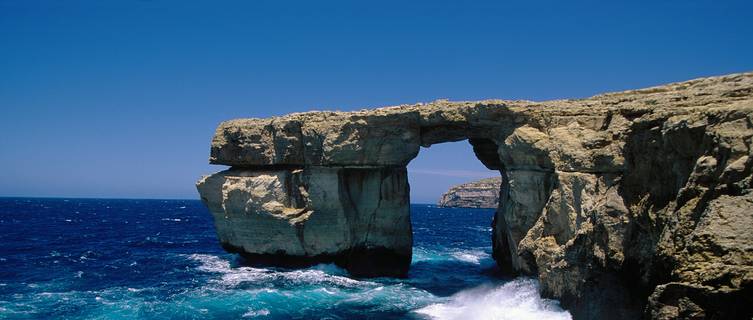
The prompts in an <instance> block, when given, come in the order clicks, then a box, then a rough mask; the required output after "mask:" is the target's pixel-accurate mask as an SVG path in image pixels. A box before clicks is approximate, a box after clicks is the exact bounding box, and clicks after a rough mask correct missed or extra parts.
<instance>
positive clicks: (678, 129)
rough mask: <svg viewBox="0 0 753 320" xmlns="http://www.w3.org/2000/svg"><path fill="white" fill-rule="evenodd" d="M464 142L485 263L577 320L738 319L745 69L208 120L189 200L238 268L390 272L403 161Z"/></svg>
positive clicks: (406, 235)
mask: <svg viewBox="0 0 753 320" xmlns="http://www.w3.org/2000/svg"><path fill="white" fill-rule="evenodd" d="M464 139H468V141H469V142H470V143H471V145H472V146H473V149H474V153H475V155H476V157H478V158H479V160H481V162H483V163H484V165H486V166H487V167H488V168H489V169H492V170H499V172H500V174H501V176H502V184H501V187H500V204H499V206H498V209H497V213H496V215H495V218H494V221H493V239H492V245H493V249H494V252H493V254H494V258H495V259H496V261H497V263H498V264H499V266H500V267H501V269H502V270H504V271H505V272H508V273H510V274H528V275H534V276H538V277H539V279H540V283H541V290H542V293H543V295H544V296H546V297H551V298H555V299H559V300H560V301H561V303H562V305H563V306H564V307H566V308H567V309H568V310H570V311H571V313H572V314H573V316H574V317H575V318H576V319H635V318H639V317H641V316H643V317H647V318H661V319H668V318H691V317H700V318H703V317H705V318H719V319H721V318H750V317H751V316H753V292H752V290H753V238H751V237H752V236H751V235H752V234H753V233H751V230H753V198H752V197H753V192H752V191H753V186H752V183H753V175H752V174H751V172H752V171H753V170H752V168H753V148H751V144H752V143H753V141H752V139H753V73H744V74H733V75H727V76H721V77H712V78H703V79H696V80H690V81H686V82H680V83H674V84H669V85H664V86H658V87H653V88H647V89H641V90H632V91H625V92H617V93H608V94H602V95H598V96H594V97H591V98H587V99H579V100H555V101H547V102H533V101H507V100H485V101H476V102H449V101H435V102H432V103H426V104H415V105H403V106H398V107H389V108H381V109H375V110H364V111H356V112H307V113H296V114H290V115H286V116H282V117H276V118H269V119H241V120H232V121H228V122H224V123H222V124H220V126H219V127H218V128H217V132H216V134H215V136H214V139H213V140H212V148H211V157H210V162H211V163H214V164H224V165H229V166H232V168H231V169H230V170H227V171H223V172H220V173H217V174H215V175H212V176H209V177H205V178H204V179H202V180H201V181H200V182H199V184H198V188H199V192H200V194H201V197H202V200H203V201H204V202H205V203H206V204H207V206H208V207H209V209H210V211H211V212H212V214H213V215H214V220H215V225H216V227H217V233H218V235H219V238H220V241H222V243H223V245H224V246H225V248H227V249H228V250H230V251H233V252H240V253H242V254H244V255H245V256H247V257H248V258H249V260H251V261H259V262H272V263H276V264H300V263H314V262H318V261H334V262H337V263H338V264H340V265H342V266H344V267H345V268H347V269H348V270H349V271H350V272H351V273H353V274H355V275H365V276H377V275H404V274H405V273H406V272H407V270H408V266H409V265H410V260H411V257H410V255H411V246H412V239H411V224H410V213H409V198H408V195H409V193H408V190H409V187H408V180H407V175H406V169H405V168H406V167H405V166H406V164H407V163H408V162H409V161H410V160H411V159H413V158H414V157H416V155H417V154H418V152H419V149H420V148H419V147H420V146H429V145H432V144H434V143H441V142H449V141H459V140H464Z"/></svg>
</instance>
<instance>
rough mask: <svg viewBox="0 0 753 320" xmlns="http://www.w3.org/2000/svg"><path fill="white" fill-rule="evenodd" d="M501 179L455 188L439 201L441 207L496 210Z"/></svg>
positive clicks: (480, 181)
mask: <svg viewBox="0 0 753 320" xmlns="http://www.w3.org/2000/svg"><path fill="white" fill-rule="evenodd" d="M501 185H502V179H501V178H486V179H481V180H478V181H473V182H468V183H464V184H461V185H457V186H454V187H452V188H450V190H447V192H445V194H443V195H442V198H440V199H439V203H438V205H439V206H440V207H457V208H496V207H497V205H498V204H499V187H500V186H501Z"/></svg>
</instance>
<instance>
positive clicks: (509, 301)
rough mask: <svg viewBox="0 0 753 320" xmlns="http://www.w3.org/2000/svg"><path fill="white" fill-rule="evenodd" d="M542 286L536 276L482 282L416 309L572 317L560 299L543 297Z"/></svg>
mask: <svg viewBox="0 0 753 320" xmlns="http://www.w3.org/2000/svg"><path fill="white" fill-rule="evenodd" d="M538 288H539V287H538V281H536V280H533V279H516V280H513V281H511V282H508V283H505V284H504V285H501V286H498V287H489V286H481V287H478V288H474V289H469V290H464V291H461V292H459V293H457V294H455V295H453V296H451V297H450V298H449V301H446V302H443V303H435V304H432V305H429V306H426V307H423V308H421V309H419V310H416V313H419V314H422V315H427V316H429V317H431V318H433V319H438V320H449V319H501V320H506V319H516V320H526V319H552V320H570V319H572V317H571V316H570V313H569V312H567V311H565V310H563V309H562V308H560V306H559V303H557V302H556V301H554V300H549V299H543V298H541V296H540V295H539V290H538Z"/></svg>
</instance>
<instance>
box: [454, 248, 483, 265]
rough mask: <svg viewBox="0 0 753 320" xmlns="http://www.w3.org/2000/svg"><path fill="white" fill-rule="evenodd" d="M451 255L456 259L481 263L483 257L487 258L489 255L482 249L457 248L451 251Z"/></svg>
mask: <svg viewBox="0 0 753 320" xmlns="http://www.w3.org/2000/svg"><path fill="white" fill-rule="evenodd" d="M451 255H452V257H453V258H455V259H456V260H460V261H463V262H468V263H473V264H481V261H482V260H484V259H489V258H490V257H491V255H490V254H489V253H487V252H484V251H482V250H457V251H455V252H452V253H451Z"/></svg>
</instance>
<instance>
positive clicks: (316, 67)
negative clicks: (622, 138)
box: [0, 0, 753, 202]
mask: <svg viewBox="0 0 753 320" xmlns="http://www.w3.org/2000/svg"><path fill="white" fill-rule="evenodd" d="M752 21H753V2H751V1H692V0H691V1H673V0H670V1H625V2H616V1H536V0H534V1H473V2H471V1H410V2H409V1H348V2H345V1H341V2H340V1H322V2H314V1H305V2H304V1H301V2H294V1H161V0H151V1H33V0H24V1H20V0H19V1H6V0H0V133H1V134H0V195H4V196H75V197H129V198H134V197H135V198H141V197H147V198H196V197H197V195H196V192H195V189H194V181H195V180H196V179H197V178H198V177H199V176H201V175H203V174H208V173H211V172H214V171H218V170H221V169H222V168H221V167H219V166H210V165H208V164H207V157H208V152H209V140H210V138H211V135H212V133H213V131H214V128H215V126H216V125H217V124H218V123H219V122H220V121H222V120H226V119H231V118H237V117H267V116H273V115H280V114H285V113H289V112H296V111H306V110H312V109H333V110H353V109H360V108H363V107H373V106H384V105H394V104H401V103H413V102H421V101H431V100H435V99H438V98H448V99H452V100H469V99H474V100H475V99H483V98H506V99H512V98H523V99H532V100H545V99H553V98H565V97H586V96H590V95H593V94H596V93H600V92H604V91H615V90H623V89H631V88H637V87H645V86H650V85H655V84H660V83H664V82H670V81H680V80H686V79H690V78H695V77H701V76H709V75H718V74H724V73H732V72H741V71H750V70H753V58H751V57H753V22H752ZM409 169H410V171H411V172H412V173H411V186H412V193H413V201H414V202H435V201H436V198H437V197H438V196H439V193H441V191H443V190H444V189H446V188H447V187H448V186H449V185H451V184H454V183H458V182H461V181H465V180H469V179H474V178H478V177H479V176H483V175H485V174H487V173H488V174H490V175H491V174H493V172H491V171H486V172H485V169H484V168H483V167H482V166H481V165H480V164H479V163H478V161H477V160H476V159H475V158H474V157H473V155H472V153H471V149H470V147H469V146H468V145H467V143H462V142H461V143H452V144H444V145H435V146H432V147H431V148H430V149H428V150H422V152H421V154H420V155H419V157H418V158H417V159H416V160H414V162H412V163H411V165H410V167H409Z"/></svg>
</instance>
